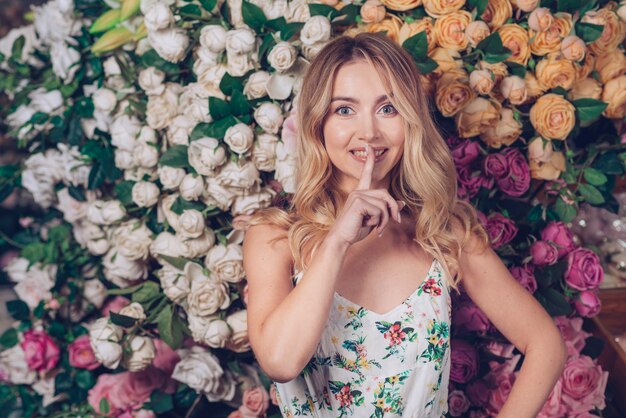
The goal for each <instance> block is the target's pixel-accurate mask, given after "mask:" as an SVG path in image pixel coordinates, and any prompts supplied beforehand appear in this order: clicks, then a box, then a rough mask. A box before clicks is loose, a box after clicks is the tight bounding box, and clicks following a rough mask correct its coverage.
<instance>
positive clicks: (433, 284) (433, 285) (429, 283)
mask: <svg viewBox="0 0 626 418" xmlns="http://www.w3.org/2000/svg"><path fill="white" fill-rule="evenodd" d="M422 293H428V294H429V295H432V296H440V295H441V283H440V282H439V281H438V280H435V278H434V277H429V278H428V279H427V280H425V281H424V284H423V285H422V286H421V287H420V289H419V290H418V291H417V294H418V296H419V295H421V294H422Z"/></svg>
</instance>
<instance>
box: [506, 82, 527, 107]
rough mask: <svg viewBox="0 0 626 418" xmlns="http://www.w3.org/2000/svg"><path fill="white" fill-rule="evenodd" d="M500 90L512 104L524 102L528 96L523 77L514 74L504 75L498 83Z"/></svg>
mask: <svg viewBox="0 0 626 418" xmlns="http://www.w3.org/2000/svg"><path fill="white" fill-rule="evenodd" d="M500 92H501V93H502V95H503V96H504V97H505V98H506V99H509V102H511V104H514V105H517V104H522V103H524V102H525V101H526V98H527V97H528V92H527V90H526V83H525V82H524V79H523V78H521V77H518V76H516V75H512V76H509V77H506V78H504V79H503V80H502V82H501V83H500Z"/></svg>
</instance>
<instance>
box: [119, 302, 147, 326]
mask: <svg viewBox="0 0 626 418" xmlns="http://www.w3.org/2000/svg"><path fill="white" fill-rule="evenodd" d="M119 314H120V315H124V316H128V317H130V318H134V319H136V320H138V321H139V322H142V321H143V320H145V319H146V313H145V312H144V310H143V306H141V304H140V303H137V302H133V303H131V304H129V305H126V306H124V307H123V308H122V309H120V311H119Z"/></svg>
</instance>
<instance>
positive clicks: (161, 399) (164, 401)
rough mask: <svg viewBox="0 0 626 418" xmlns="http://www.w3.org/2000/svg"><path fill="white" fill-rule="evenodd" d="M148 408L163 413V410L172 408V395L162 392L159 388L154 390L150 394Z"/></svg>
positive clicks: (166, 410)
mask: <svg viewBox="0 0 626 418" xmlns="http://www.w3.org/2000/svg"><path fill="white" fill-rule="evenodd" d="M148 408H149V409H151V410H152V411H154V412H155V413H157V414H163V413H165V412H168V411H171V410H172V409H174V402H173V401H172V395H169V394H167V393H162V392H161V391H159V390H155V391H154V392H152V394H151V395H150V402H149V404H148Z"/></svg>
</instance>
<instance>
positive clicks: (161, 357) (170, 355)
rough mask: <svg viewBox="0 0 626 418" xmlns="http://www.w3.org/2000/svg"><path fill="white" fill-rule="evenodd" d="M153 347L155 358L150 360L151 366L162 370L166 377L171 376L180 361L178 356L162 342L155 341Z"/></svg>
mask: <svg viewBox="0 0 626 418" xmlns="http://www.w3.org/2000/svg"><path fill="white" fill-rule="evenodd" d="M154 346H155V348H156V356H155V357H154V360H152V365H153V366H154V367H156V368H157V369H160V370H162V371H163V372H164V373H165V374H166V375H168V376H171V375H172V372H173V371H174V367H175V366H176V363H178V362H179V361H180V356H179V355H178V353H176V351H174V350H172V348H171V347H170V346H169V345H167V344H166V343H164V342H163V340H159V339H155V340H154Z"/></svg>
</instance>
